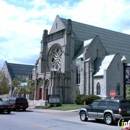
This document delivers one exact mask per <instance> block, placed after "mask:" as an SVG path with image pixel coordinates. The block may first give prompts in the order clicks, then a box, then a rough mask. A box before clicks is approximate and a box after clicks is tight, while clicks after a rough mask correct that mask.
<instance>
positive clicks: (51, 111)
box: [27, 106, 78, 113]
mask: <svg viewBox="0 0 130 130" xmlns="http://www.w3.org/2000/svg"><path fill="white" fill-rule="evenodd" d="M27 110H30V111H35V112H42V113H44V112H45V113H61V112H78V109H75V110H68V111H62V110H52V109H38V108H35V107H33V106H30V107H29V108H28V109H27Z"/></svg>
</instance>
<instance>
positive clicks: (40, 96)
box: [39, 88, 42, 100]
mask: <svg viewBox="0 0 130 130" xmlns="http://www.w3.org/2000/svg"><path fill="white" fill-rule="evenodd" d="M40 99H42V88H39V100H40Z"/></svg>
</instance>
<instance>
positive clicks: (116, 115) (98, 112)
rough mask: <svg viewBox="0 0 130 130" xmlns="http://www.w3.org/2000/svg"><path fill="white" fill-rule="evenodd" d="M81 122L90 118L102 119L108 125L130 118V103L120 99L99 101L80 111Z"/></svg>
mask: <svg viewBox="0 0 130 130" xmlns="http://www.w3.org/2000/svg"><path fill="white" fill-rule="evenodd" d="M79 115H80V120H81V121H87V120H88V118H94V119H96V120H99V119H102V120H104V122H105V123H106V124H107V125H110V124H112V123H113V122H116V121H118V120H119V119H120V118H125V117H127V118H130V101H129V100H119V99H98V100H95V101H93V102H92V103H91V104H90V105H88V106H84V107H81V108H80V109H79Z"/></svg>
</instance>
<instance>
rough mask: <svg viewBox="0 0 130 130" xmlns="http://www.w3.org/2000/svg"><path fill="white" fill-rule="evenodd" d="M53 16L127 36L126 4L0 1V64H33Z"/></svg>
mask: <svg viewBox="0 0 130 130" xmlns="http://www.w3.org/2000/svg"><path fill="white" fill-rule="evenodd" d="M56 15H59V16H61V17H64V18H70V19H72V20H74V21H78V22H82V23H86V24H90V25H94V26H98V27H102V28H107V29H111V30H115V31H119V32H123V33H127V34H130V1H128V0H68V1H65V0H0V19H1V20H0V64H1V65H3V63H4V61H7V62H10V63H21V64H35V61H36V60H37V59H38V57H39V53H40V41H41V38H42V32H43V30H44V29H48V30H50V28H51V26H52V24H53V22H54V19H55V17H56Z"/></svg>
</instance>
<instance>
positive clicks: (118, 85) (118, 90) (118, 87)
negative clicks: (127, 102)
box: [116, 83, 120, 95]
mask: <svg viewBox="0 0 130 130" xmlns="http://www.w3.org/2000/svg"><path fill="white" fill-rule="evenodd" d="M116 93H117V95H120V84H119V83H117V85H116Z"/></svg>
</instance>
